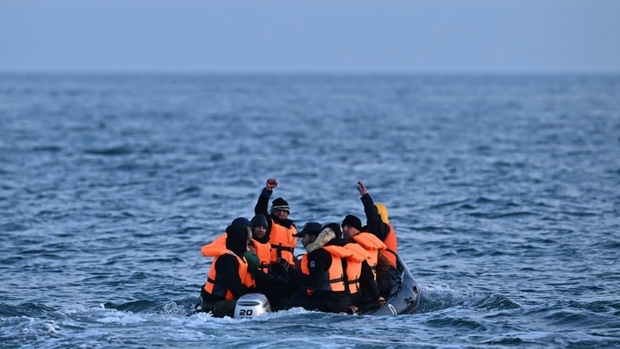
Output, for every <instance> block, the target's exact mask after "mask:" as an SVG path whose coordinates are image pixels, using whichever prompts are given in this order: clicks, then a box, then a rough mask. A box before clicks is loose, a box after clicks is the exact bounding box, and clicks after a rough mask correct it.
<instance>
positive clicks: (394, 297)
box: [359, 257, 420, 316]
mask: <svg viewBox="0 0 620 349" xmlns="http://www.w3.org/2000/svg"><path fill="white" fill-rule="evenodd" d="M397 267H398V268H397V269H398V271H399V273H400V274H399V277H398V280H397V282H396V284H395V285H394V286H393V287H392V291H391V294H390V297H389V298H388V299H387V300H386V302H385V304H383V305H382V306H376V307H371V308H366V309H363V310H361V311H360V312H359V313H360V314H362V315H376V316H382V315H401V314H414V313H415V312H416V311H417V310H418V307H419V306H420V287H419V286H418V283H417V282H416V281H415V279H414V278H413V276H412V275H411V273H410V272H409V269H408V268H407V266H406V265H405V263H403V261H402V260H401V259H400V257H398V266H397Z"/></svg>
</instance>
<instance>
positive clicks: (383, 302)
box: [377, 297, 385, 304]
mask: <svg viewBox="0 0 620 349" xmlns="http://www.w3.org/2000/svg"><path fill="white" fill-rule="evenodd" d="M377 301H378V302H379V303H381V304H385V298H383V297H379V299H377Z"/></svg>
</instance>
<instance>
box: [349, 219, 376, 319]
mask: <svg viewBox="0 0 620 349" xmlns="http://www.w3.org/2000/svg"><path fill="white" fill-rule="evenodd" d="M361 230H362V221H361V220H360V219H359V218H357V217H356V216H353V215H348V216H346V217H345V218H344V220H343V221H342V232H343V237H344V242H345V244H344V247H345V248H350V249H351V250H354V251H357V252H358V253H360V254H361V255H362V256H363V257H364V258H365V260H364V261H363V262H362V263H361V264H360V265H359V268H360V270H358V271H356V272H355V274H357V275H359V281H358V283H359V287H358V288H359V290H358V291H357V292H353V293H351V300H352V302H353V305H355V306H358V307H359V306H363V305H366V304H369V303H370V302H379V303H385V299H384V298H383V297H381V296H380V295H379V290H378V288H377V282H376V280H375V274H374V272H373V271H372V267H371V266H370V264H369V263H368V261H369V260H373V258H372V255H371V254H372V253H375V254H376V253H377V250H372V251H367V250H366V249H365V248H364V247H363V246H361V245H360V244H359V243H357V242H356V241H355V240H354V237H355V236H356V235H358V234H360V233H361ZM373 238H374V237H373ZM374 239H377V238H374ZM347 270H348V268H347ZM347 277H348V278H349V283H350V282H352V281H353V280H350V279H351V275H347Z"/></svg>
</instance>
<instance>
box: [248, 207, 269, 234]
mask: <svg viewBox="0 0 620 349" xmlns="http://www.w3.org/2000/svg"><path fill="white" fill-rule="evenodd" d="M250 223H252V236H253V237H254V238H255V239H259V240H260V239H262V238H264V237H265V235H267V218H266V217H265V215H264V214H262V213H259V214H257V215H256V216H254V217H252V220H251V221H250Z"/></svg>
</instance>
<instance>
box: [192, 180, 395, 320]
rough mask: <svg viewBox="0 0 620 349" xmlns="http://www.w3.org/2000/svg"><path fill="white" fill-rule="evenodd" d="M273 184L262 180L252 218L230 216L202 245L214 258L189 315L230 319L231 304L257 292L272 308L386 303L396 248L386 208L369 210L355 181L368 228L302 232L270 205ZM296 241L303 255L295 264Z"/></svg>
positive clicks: (355, 224) (280, 207)
mask: <svg viewBox="0 0 620 349" xmlns="http://www.w3.org/2000/svg"><path fill="white" fill-rule="evenodd" d="M277 186H278V182H277V180H276V179H273V178H271V179H268V180H267V182H266V184H265V188H264V189H263V190H262V192H261V194H260V196H259V197H258V201H257V203H256V206H255V207H254V213H255V216H254V217H253V218H252V219H251V220H248V219H247V218H243V217H239V218H235V219H234V220H233V221H232V222H231V224H230V225H229V226H228V227H227V228H226V231H225V232H224V233H223V234H222V235H220V236H219V237H217V238H216V239H215V240H214V241H213V242H211V243H210V244H208V245H205V246H202V248H201V252H202V254H203V256H205V257H214V260H213V262H212V263H211V269H210V270H209V274H208V277H207V281H206V282H205V284H204V285H203V287H202V288H201V292H200V297H201V302H200V304H198V305H197V306H196V311H198V312H207V313H211V314H212V315H213V316H215V317H224V316H230V317H232V316H233V314H234V310H235V306H236V303H237V300H238V299H239V298H240V297H241V296H243V295H244V294H247V293H254V292H258V293H262V294H264V295H265V296H266V297H267V298H268V299H269V301H270V303H271V306H272V309H274V310H281V309H290V308H293V307H302V308H305V309H307V310H318V311H323V312H334V313H341V312H346V313H350V314H352V313H355V312H358V311H360V310H363V309H364V308H367V307H371V306H377V305H379V304H382V303H384V302H385V300H386V299H387V298H388V297H389V295H390V293H391V289H392V286H393V285H394V283H395V282H397V278H398V275H399V272H398V271H397V252H398V246H397V241H396V234H395V232H394V228H393V227H392V225H391V224H390V223H389V219H388V213H387V209H386V207H385V206H384V205H382V204H379V203H377V204H375V203H374V202H373V200H372V198H371V197H370V195H369V194H368V191H367V190H366V186H365V185H364V183H362V182H358V190H359V192H360V195H361V201H362V203H363V205H364V213H365V214H366V219H367V224H366V225H365V226H362V221H361V220H360V218H358V217H356V216H354V215H347V216H346V217H345V218H344V219H343V221H342V223H341V224H337V223H329V224H325V225H322V224H320V223H318V222H308V223H306V224H305V225H304V227H303V228H302V230H301V231H299V232H298V231H297V229H296V227H295V224H294V222H293V221H292V220H290V219H289V218H288V216H289V214H290V207H289V204H288V202H287V201H286V200H284V199H282V198H280V197H279V198H277V199H275V200H273V201H272V205H271V208H270V209H269V207H268V206H269V200H270V198H271V196H272V194H273V189H275V188H276V187H277ZM298 238H301V242H302V244H303V246H304V248H305V250H306V253H305V254H304V255H302V256H301V258H299V259H298V258H297V257H296V256H295V246H296V245H297V240H298Z"/></svg>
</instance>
